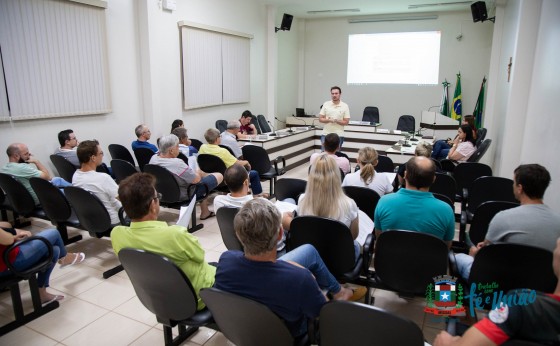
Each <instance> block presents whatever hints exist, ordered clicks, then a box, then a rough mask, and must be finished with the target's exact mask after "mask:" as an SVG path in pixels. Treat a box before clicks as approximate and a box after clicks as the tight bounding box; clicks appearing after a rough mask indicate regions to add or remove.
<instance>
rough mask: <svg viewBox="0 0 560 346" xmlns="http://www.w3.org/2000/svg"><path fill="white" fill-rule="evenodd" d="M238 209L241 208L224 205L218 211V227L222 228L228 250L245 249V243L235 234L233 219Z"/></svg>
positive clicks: (221, 231) (223, 238)
mask: <svg viewBox="0 0 560 346" xmlns="http://www.w3.org/2000/svg"><path fill="white" fill-rule="evenodd" d="M238 211H239V208H225V207H222V208H220V209H218V211H217V212H216V218H217V219H218V227H219V228H220V233H221V234H222V240H223V241H224V245H225V246H226V248H227V249H228V250H239V251H243V245H242V244H241V242H240V241H239V239H238V238H237V236H236V235H235V230H234V228H233V219H234V218H235V215H237V212H238Z"/></svg>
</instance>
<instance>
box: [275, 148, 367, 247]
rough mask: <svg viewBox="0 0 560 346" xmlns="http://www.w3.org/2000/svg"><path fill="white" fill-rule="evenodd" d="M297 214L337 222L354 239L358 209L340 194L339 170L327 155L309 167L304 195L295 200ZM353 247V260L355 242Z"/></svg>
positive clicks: (356, 234)
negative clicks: (348, 231)
mask: <svg viewBox="0 0 560 346" xmlns="http://www.w3.org/2000/svg"><path fill="white" fill-rule="evenodd" d="M297 215H298V216H302V215H313V216H320V217H328V218H331V219H335V220H338V221H340V222H342V223H343V224H345V225H346V226H348V228H350V232H351V234H352V239H356V238H357V237H358V233H359V226H360V222H359V220H358V206H357V205H356V202H354V200H352V199H351V198H349V197H347V196H346V195H345V194H344V191H342V187H341V186H340V169H339V168H338V165H337V164H336V161H335V160H334V159H333V158H332V157H330V156H329V155H328V154H322V155H320V156H319V157H317V159H316V160H315V163H314V164H313V165H312V166H311V170H310V172H309V180H308V181H307V186H306V188H305V194H304V195H301V197H300V198H299V202H298V207H297ZM289 221H291V220H289ZM284 225H285V224H284ZM354 247H355V250H356V257H355V258H358V256H359V254H360V245H359V244H358V243H357V242H356V241H355V240H354Z"/></svg>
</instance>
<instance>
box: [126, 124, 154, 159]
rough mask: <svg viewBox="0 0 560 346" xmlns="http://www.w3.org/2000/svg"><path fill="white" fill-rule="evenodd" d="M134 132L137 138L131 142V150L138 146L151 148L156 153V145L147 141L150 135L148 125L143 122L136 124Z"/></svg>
mask: <svg viewBox="0 0 560 346" xmlns="http://www.w3.org/2000/svg"><path fill="white" fill-rule="evenodd" d="M134 133H135V134H136V137H137V138H138V139H137V140H135V141H133V142H132V144H131V145H132V150H135V149H138V148H148V149H150V150H152V151H153V152H154V153H157V151H158V149H157V147H156V146H155V145H153V144H152V143H150V142H148V141H149V140H150V137H151V136H152V132H151V131H150V129H149V128H148V126H146V125H144V124H140V125H138V126H136V128H135V129H134Z"/></svg>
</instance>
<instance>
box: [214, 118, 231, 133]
mask: <svg viewBox="0 0 560 346" xmlns="http://www.w3.org/2000/svg"><path fill="white" fill-rule="evenodd" d="M227 123H228V122H227V120H216V128H217V129H218V131H220V133H222V132H224V131H225V130H227Z"/></svg>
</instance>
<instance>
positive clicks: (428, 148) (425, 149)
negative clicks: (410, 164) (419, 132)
mask: <svg viewBox="0 0 560 346" xmlns="http://www.w3.org/2000/svg"><path fill="white" fill-rule="evenodd" d="M432 148H433V147H432V145H431V144H430V143H428V142H419V143H418V144H417V145H416V148H415V149H414V156H424V157H428V158H429V157H430V156H431V153H432ZM405 168H406V164H404V165H400V166H399V170H398V172H397V177H398V179H399V186H404V170H405ZM437 170H438V169H437V167H436V171H437Z"/></svg>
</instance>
